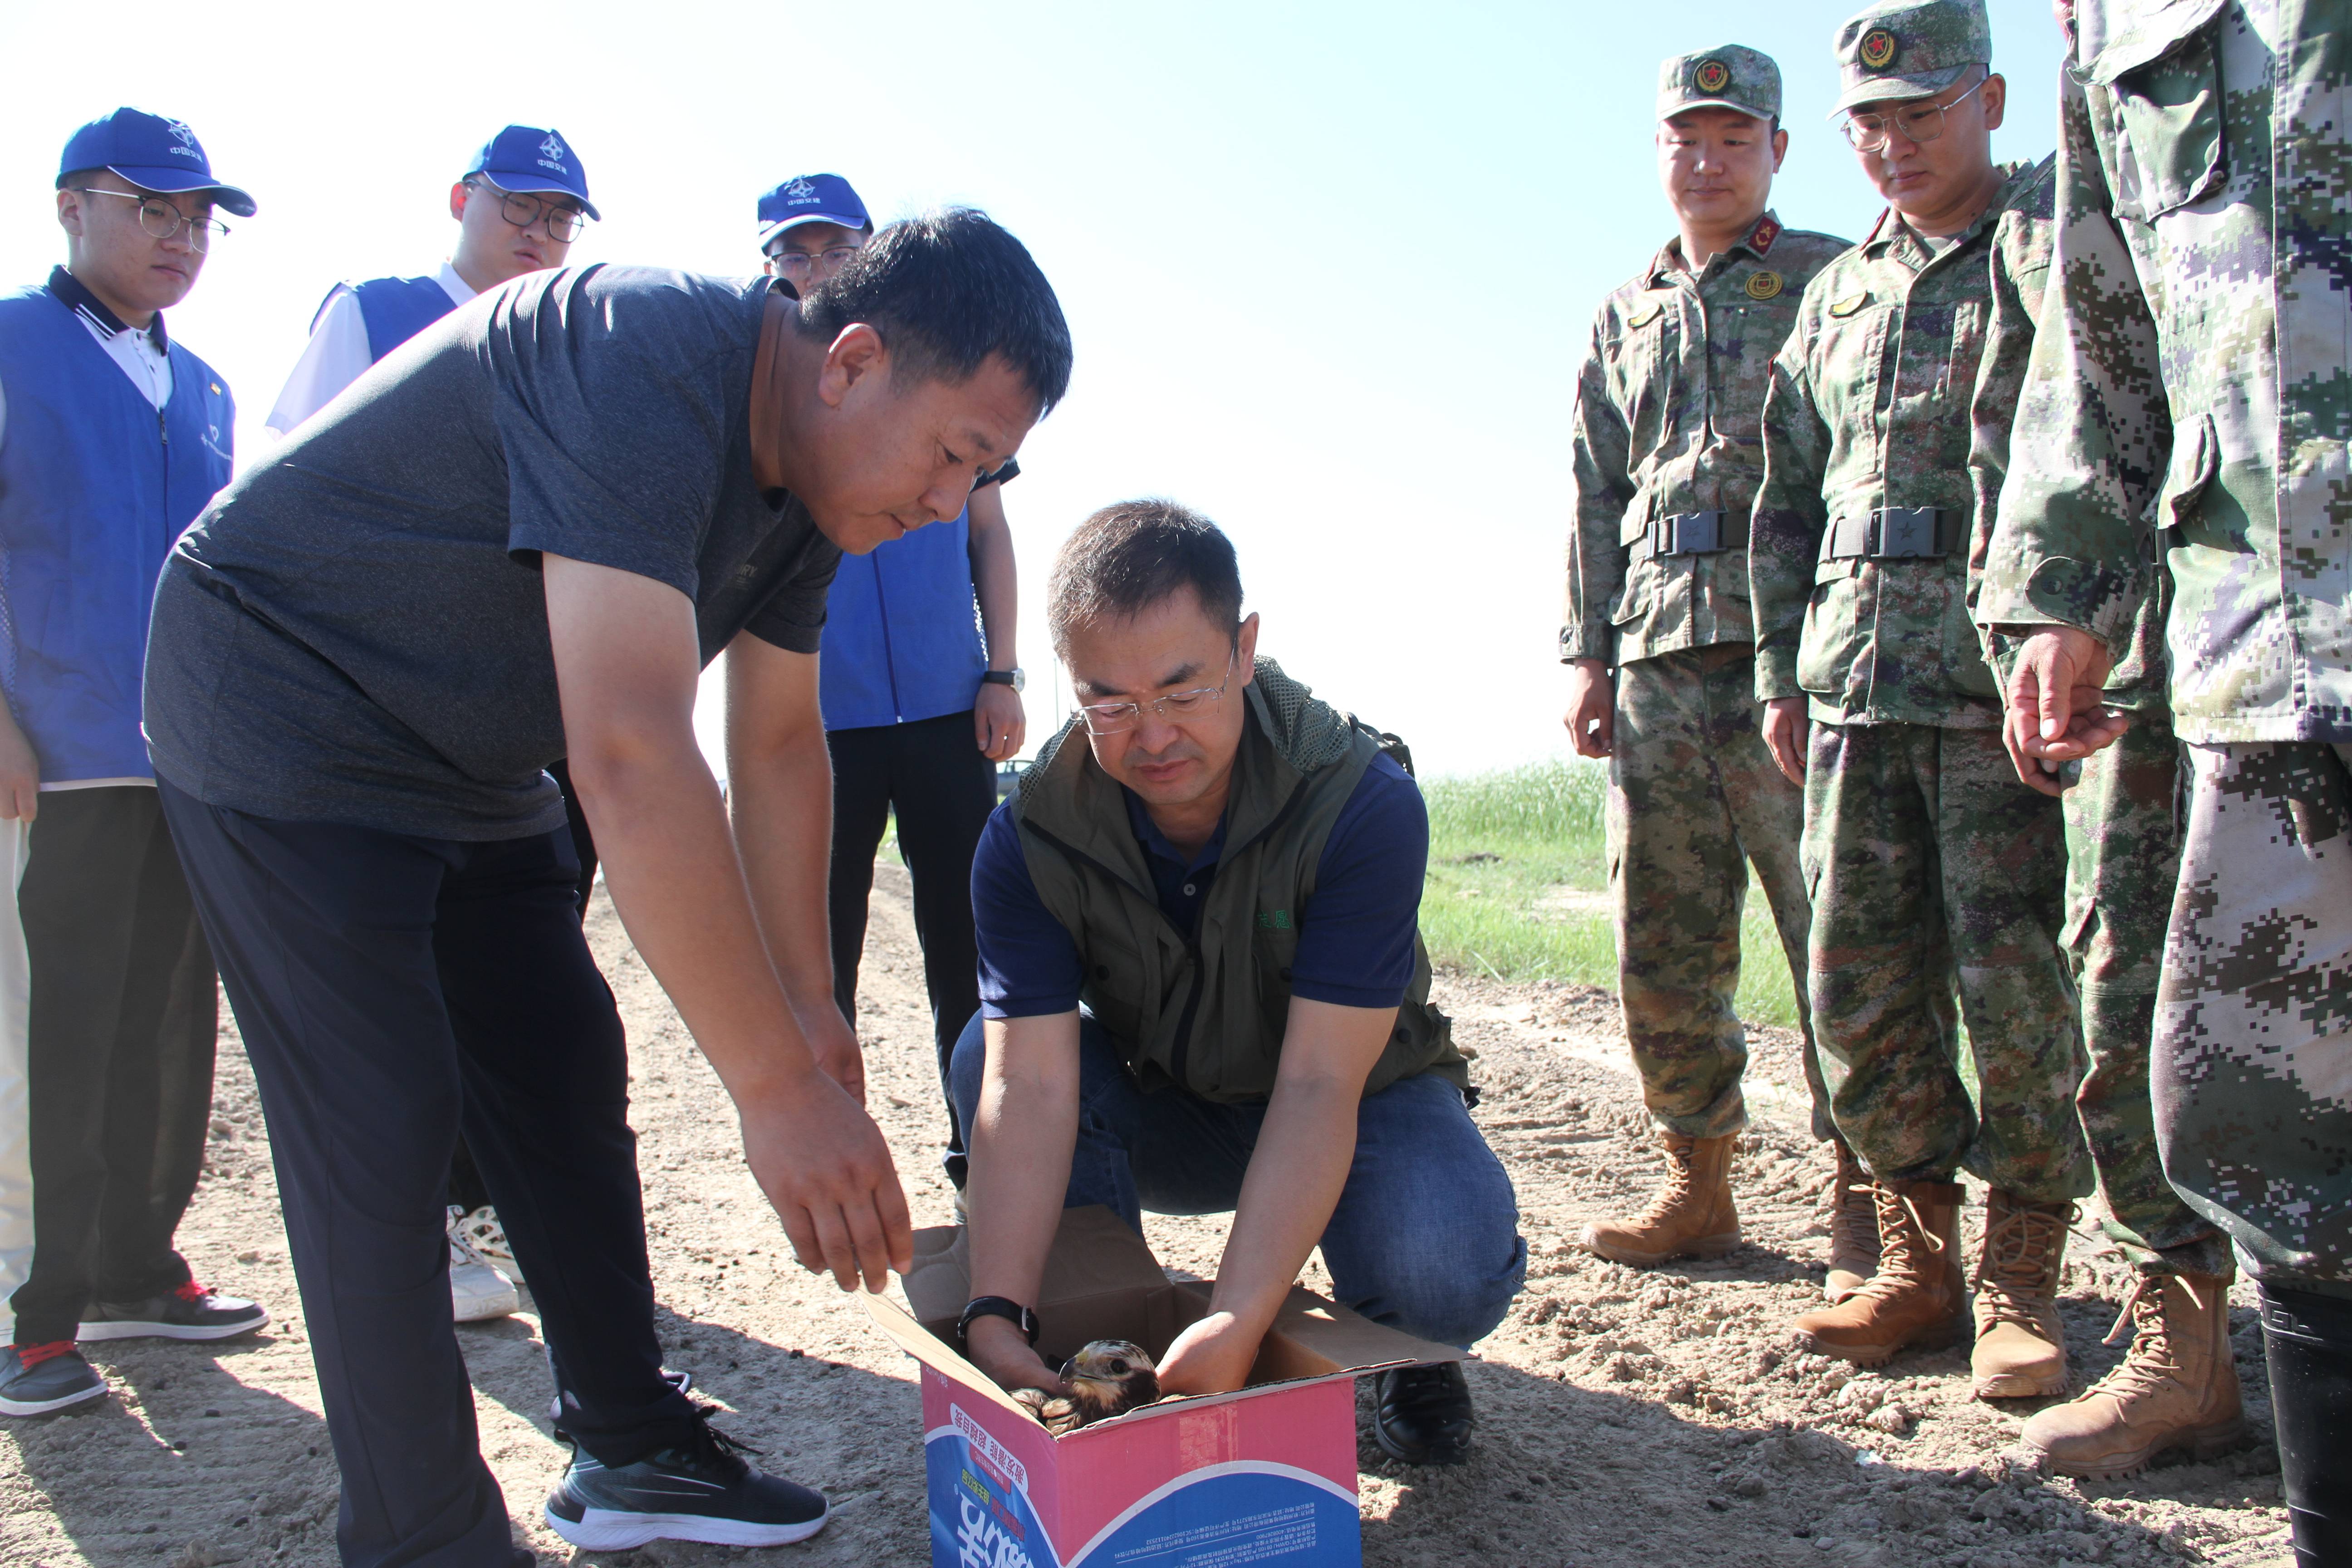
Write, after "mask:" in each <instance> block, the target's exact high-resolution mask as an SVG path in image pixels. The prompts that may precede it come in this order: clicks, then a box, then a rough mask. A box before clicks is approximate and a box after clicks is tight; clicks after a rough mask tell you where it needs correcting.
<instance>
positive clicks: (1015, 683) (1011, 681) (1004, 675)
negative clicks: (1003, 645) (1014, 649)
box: [980, 664, 1029, 691]
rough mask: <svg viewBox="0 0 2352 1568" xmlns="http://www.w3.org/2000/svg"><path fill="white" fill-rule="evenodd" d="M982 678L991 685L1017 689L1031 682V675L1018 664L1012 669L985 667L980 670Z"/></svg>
mask: <svg viewBox="0 0 2352 1568" xmlns="http://www.w3.org/2000/svg"><path fill="white" fill-rule="evenodd" d="M980 679H982V681H983V682H985V683H986V684H988V685H990V686H1009V687H1011V688H1013V690H1015V691H1019V690H1021V689H1024V687H1026V686H1027V685H1028V684H1029V677H1028V676H1027V675H1026V674H1024V672H1023V671H1022V668H1021V667H1020V666H1019V665H1017V664H1016V665H1014V666H1013V668H1011V669H983V670H982V671H981V672H980Z"/></svg>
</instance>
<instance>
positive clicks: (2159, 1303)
mask: <svg viewBox="0 0 2352 1568" xmlns="http://www.w3.org/2000/svg"><path fill="white" fill-rule="evenodd" d="M2230 1278H2231V1277H2230V1276H2229V1275H2227V1274H2163V1275H2158V1274H2142V1275H2141V1276H2140V1277H2139V1283H2138V1284H2137V1285H2136V1286H2135V1287H2134V1288H2133V1289H2132V1294H2131V1300H2128V1301H2126V1302H2125V1303H2124V1310H2123V1314H2122V1316H2120V1317H2118V1318H2117V1319H2116V1329H2115V1332H2114V1333H2111V1334H2109V1335H2108V1336H2107V1342H2108V1343H2110V1344H2113V1343H2114V1342H2115V1341H2116V1338H2117V1337H2118V1336H2120V1335H2121V1334H2122V1332H2123V1327H2124V1324H2126V1322H2128V1323H2130V1324H2132V1325H2133V1328H2134V1330H2135V1332H2134V1333H2133V1335H2132V1345H2131V1349H2130V1350H2129V1351H2128V1352H2126V1353H2125V1356H2124V1359H2123V1361H2122V1363H2120V1364H2118V1365H2117V1366H2116V1369H2115V1370H2114V1371H2113V1372H2111V1373H2107V1375H2106V1376H2105V1377H2103V1378H2101V1379H2099V1381H2098V1382H2096V1383H2095V1384H2092V1385H2091V1387H2090V1389H2089V1390H2088V1392H2086V1393H2084V1394H2083V1395H2082V1396H2081V1397H2080V1398H2077V1399H2074V1400H2073V1401H2071V1402H2070V1403H2068V1404H2065V1405H2052V1406H2051V1407H2050V1408H2049V1409H2047V1410H2044V1411H2042V1413H2041V1414H2040V1415H2036V1416H2035V1417H2034V1418H2033V1419H2032V1420H2031V1421H2028V1422H2027V1423H2026V1424H2025V1430H2024V1432H2023V1433H2022V1434H2021V1437H2022V1440H2023V1441H2024V1443H2025V1444H2026V1446H2027V1447H2032V1448H2037V1449H2039V1450H2041V1452H2042V1453H2043V1454H2045V1455H2047V1456H2048V1457H2049V1460H2050V1468H2052V1469H2053V1470H2055V1471H2057V1472H2058V1473H2059V1474H2060V1475H2062V1476H2081V1477H2084V1478H2090V1479H2100V1480H2114V1479H2120V1478H2122V1477H2124V1476H2128V1475H2133V1474H2136V1473H2137V1472H2138V1471H2139V1470H2141V1469H2143V1468H2146V1467H2147V1462H2148V1461H2149V1460H2150V1459H2153V1458H2156V1457H2157V1456H2158V1454H2161V1453H2163V1452H2164V1451H2165V1450H2167V1449H2168V1448H2188V1449H2189V1450H2191V1451H2192V1452H2193V1454H2194V1456H2195V1457H2196V1458H2199V1459H2210V1458H2212V1457H2213V1456H2214V1455H2216V1454H2219V1453H2221V1452H2223V1451H2224V1450H2226V1449H2228V1448H2230V1447H2232V1446H2233V1445H2235V1444H2236V1443H2237V1442H2238V1441H2239V1440H2240V1439H2241V1438H2242V1437H2243V1436H2245V1431H2246V1418H2245V1415H2244V1413H2243V1411H2242V1409H2241V1408H2240V1405H2239V1402H2238V1366H2237V1361H2236V1358H2235V1357H2234V1356H2233V1355H2232V1354H2231V1350H2230V1300H2229V1297H2230Z"/></svg>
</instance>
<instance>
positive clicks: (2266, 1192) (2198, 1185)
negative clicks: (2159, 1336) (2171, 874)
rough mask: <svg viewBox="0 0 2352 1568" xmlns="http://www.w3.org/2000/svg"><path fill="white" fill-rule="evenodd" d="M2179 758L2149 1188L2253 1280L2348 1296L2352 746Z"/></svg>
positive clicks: (2202, 748)
mask: <svg viewBox="0 0 2352 1568" xmlns="http://www.w3.org/2000/svg"><path fill="white" fill-rule="evenodd" d="M2347 762H2352V746H2331V745H2325V744H2316V743H2288V742H2234V743H2231V744H2224V745H2192V746H2190V747H2189V764H2190V769H2191V773H2192V778H2193V785H2192V794H2191V796H2190V802H2189V832H2188V837H2187V839H2186V842H2185V843H2184V845H2183V847H2182V851H2181V863H2180V884H2179V891H2178V893H2177V894H2176V895H2175V897H2174V900H2173V904H2172V931H2171V935H2170V937H2169V939H2168V942H2167V943H2166V947H2165V963H2164V981H2163V984H2162V986H2161V987H2160V988H2159V989H2158V993H2157V1005H2156V1051H2155V1061H2154V1064H2153V1066H2152V1068H2151V1077H2152V1079H2153V1080H2154V1088H2155V1099H2156V1131H2157V1140H2158V1146H2159V1148H2161V1150H2162V1151H2163V1154H2164V1170H2165V1173H2166V1174H2167V1175H2168V1176H2169V1177H2170V1178H2171V1179H2172V1184H2173V1185H2174V1186H2175V1187H2176V1188H2178V1189H2179V1192H2180V1195H2181V1196H2182V1197H2184V1198H2186V1199H2187V1200H2188V1202H2189V1206H2190V1207H2191V1208H2193V1209H2195V1210H2196V1211H2197V1212H2198V1213H2200V1214H2201V1215H2204V1216H2205V1217H2206V1218H2208V1219H2210V1220H2211V1221H2212V1222H2213V1223H2214V1224H2216V1225H2218V1226H2221V1228H2222V1229H2224V1230H2226V1231H2227V1232H2229V1234H2230V1238H2231V1240H2232V1241H2233V1242H2235V1243H2236V1244H2237V1249H2238V1253H2239V1256H2240V1257H2241V1258H2243V1259H2245V1261H2246V1263H2247V1266H2248V1268H2250V1269H2251V1270H2252V1272H2253V1273H2254V1274H2255V1275H2256V1276H2258V1277H2259V1278H2261V1279H2263V1281H2264V1282H2265V1283H2267V1284H2270V1285H2273V1286H2275V1287H2280V1288H2284V1289H2315V1290H2320V1291H2324V1292H2326V1293H2328V1294H2334V1295H2352V775H2347V772H2346V767H2347Z"/></svg>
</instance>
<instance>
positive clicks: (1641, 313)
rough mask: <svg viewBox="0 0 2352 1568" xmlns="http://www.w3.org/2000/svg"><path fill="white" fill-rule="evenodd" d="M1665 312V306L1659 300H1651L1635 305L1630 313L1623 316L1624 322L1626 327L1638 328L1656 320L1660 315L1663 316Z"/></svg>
mask: <svg viewBox="0 0 2352 1568" xmlns="http://www.w3.org/2000/svg"><path fill="white" fill-rule="evenodd" d="M1665 313H1666V308H1665V306H1664V304H1662V303H1660V302H1659V301H1657V300H1652V301H1650V303H1648V304H1646V305H1643V306H1639V307H1637V308H1636V309H1635V310H1634V311H1633V314H1632V315H1630V316H1628V317H1626V318H1625V324H1626V326H1628V327H1631V328H1634V329H1637V330H1638V329H1640V328H1643V327H1646V326H1648V325H1649V324H1650V323H1651V322H1652V321H1656V320H1657V319H1658V318H1659V317H1660V316H1663V315H1664V314H1665Z"/></svg>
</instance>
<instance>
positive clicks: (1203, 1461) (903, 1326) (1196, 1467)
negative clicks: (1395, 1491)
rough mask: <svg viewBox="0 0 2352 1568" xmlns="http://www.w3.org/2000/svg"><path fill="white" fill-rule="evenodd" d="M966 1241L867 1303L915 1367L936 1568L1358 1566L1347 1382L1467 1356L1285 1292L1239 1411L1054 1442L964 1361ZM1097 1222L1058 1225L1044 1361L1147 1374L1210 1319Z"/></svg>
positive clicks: (1199, 1403) (947, 1239)
mask: <svg viewBox="0 0 2352 1568" xmlns="http://www.w3.org/2000/svg"><path fill="white" fill-rule="evenodd" d="M964 1247H965V1241H964V1232H963V1231H962V1229H961V1227H947V1228H942V1229H938V1230H925V1231H919V1232H917V1233H916V1236H915V1267H914V1269H913V1271H912V1272H910V1273H909V1274H908V1275H907V1276H906V1279H905V1287H906V1293H907V1300H908V1305H909V1306H910V1307H911V1308H912V1311H911V1312H909V1311H908V1310H905V1309H902V1308H900V1307H899V1306H898V1303H897V1302H895V1301H893V1300H890V1299H889V1298H887V1297H883V1296H866V1297H864V1298H862V1299H863V1300H864V1301H865V1303H866V1311H867V1312H868V1313H870V1314H871V1315H872V1317H873V1319H874V1321H875V1322H876V1323H877V1325H879V1326H880V1328H881V1330H882V1331H883V1332H884V1333H886V1334H888V1335H889V1336H890V1337H891V1338H892V1339H893V1340H895V1341H897V1342H898V1345H899V1346H900V1348H902V1349H903V1350H905V1351H906V1352H907V1353H908V1355H911V1356H913V1357H914V1358H915V1359H916V1360H917V1361H919V1362H920V1363H923V1374H922V1384H923V1457H924V1464H925V1467H926V1468H927V1470H928V1472H929V1487H928V1491H929V1505H930V1515H931V1563H932V1568H1078V1565H1079V1564H1081V1563H1083V1564H1087V1568H1244V1565H1248V1564H1268V1565H1270V1568H1358V1565H1359V1564H1360V1563H1362V1561H1363V1550H1362V1536H1361V1531H1360V1526H1359V1524H1358V1516H1357V1511H1356V1393H1355V1387H1354V1382H1355V1379H1356V1378H1358V1377H1360V1376H1361V1375H1363V1374H1364V1373H1372V1372H1379V1371H1382V1370H1384V1369H1386V1368H1389V1367H1396V1366H1411V1365H1416V1364H1422V1363H1432V1362H1442V1361H1457V1360H1459V1359H1461V1354H1462V1352H1459V1351H1457V1350H1455V1349H1454V1348H1453V1347H1452V1346H1450V1345H1439V1344H1432V1343H1430V1342H1428V1341H1426V1340H1417V1339H1414V1338H1412V1336H1411V1335H1409V1334H1402V1333H1399V1332H1397V1331H1395V1330H1393V1329H1388V1328H1383V1327H1381V1325H1380V1324H1378V1323H1374V1322H1371V1321H1369V1320H1367V1319H1364V1318H1360V1317H1359V1316H1357V1315H1356V1314H1355V1313H1353V1312H1351V1311H1349V1310H1347V1309H1346V1308H1345V1307H1340V1306H1338V1305H1335V1304H1334V1303H1332V1302H1329V1301H1327V1300H1324V1299H1323V1298H1322V1297H1320V1296H1318V1295H1316V1294H1314V1293H1313V1292H1312V1291H1309V1290H1304V1289H1296V1288H1294V1289H1292V1291H1291V1293H1290V1299H1289V1300H1288V1301H1286V1303H1284V1305H1283V1308H1282V1310H1281V1313H1280V1314H1279V1316H1278V1317H1277V1318H1276V1321H1275V1325H1274V1328H1273V1330H1272V1331H1270V1332H1269V1333H1268V1334H1267V1335H1266V1337H1265V1345H1264V1346H1263V1347H1262V1348H1261V1349H1260V1350H1259V1352H1258V1359H1257V1364H1256V1365H1255V1366H1254V1367H1253V1368H1251V1370H1250V1382H1249V1386H1248V1387H1246V1388H1244V1389H1242V1390H1241V1391H1239V1392H1238V1393H1234V1394H1213V1395H1210V1396H1207V1397H1204V1398H1198V1399H1171V1400H1166V1401H1163V1402H1161V1403H1160V1404H1158V1405H1147V1406H1145V1407H1144V1408H1143V1409H1141V1410H1136V1411H1130V1412H1129V1414H1127V1415H1121V1416H1118V1417H1116V1418H1114V1419H1112V1420H1109V1421H1100V1422H1097V1423H1095V1424H1094V1425H1093V1426H1082V1427H1080V1428H1079V1429H1078V1430H1076V1431H1075V1432H1072V1433H1070V1434H1068V1435H1067V1436H1061V1437H1056V1436H1054V1435H1053V1434H1052V1433H1050V1432H1048V1431H1046V1430H1045V1427H1044V1426H1041V1425H1039V1423H1038V1421H1037V1419H1036V1418H1035V1417H1034V1416H1033V1415H1030V1414H1029V1412H1028V1411H1027V1410H1025V1409H1024V1408H1023V1407H1022V1406H1020V1405H1016V1404H1014V1403H1013V1401H1012V1400H1011V1399H1010V1398H1008V1397H1006V1395H1005V1394H1004V1392H1003V1390H1002V1389H1000V1388H998V1387H997V1386H996V1384H995V1382H994V1380H992V1379H991V1378H990V1377H989V1376H988V1375H987V1374H986V1373H982V1371H981V1370H980V1369H979V1368H978V1367H976V1366H974V1365H972V1364H971V1363H970V1362H968V1361H966V1360H964V1359H963V1356H962V1354H961V1352H960V1351H959V1350H958V1348H957V1346H956V1343H955V1326H956V1320H957V1319H958V1318H959V1317H961V1315H962V1313H963V1305H964V1303H965V1302H966V1301H968V1300H971V1269H970V1267H969V1265H968V1262H967V1258H966V1254H965V1250H964ZM1211 1289H1212V1287H1211V1286H1209V1285H1207V1284H1204V1283H1201V1282H1198V1281H1192V1280H1171V1279H1169V1278H1168V1276H1167V1275H1166V1273H1165V1272H1163V1271H1162V1270H1161V1268H1160V1263H1159V1260H1158V1259H1157V1258H1153V1257H1152V1256H1151V1249H1150V1247H1147V1246H1145V1245H1144V1241H1143V1238H1142V1237H1139V1236H1138V1235H1136V1234H1135V1232H1133V1231H1131V1230H1129V1228H1128V1227H1127V1226H1125V1225H1124V1224H1122V1223H1121V1222H1120V1220H1119V1218H1118V1215H1115V1214H1113V1213H1112V1212H1111V1211H1110V1210H1108V1209H1107V1208H1083V1209H1070V1210H1066V1211H1065V1212H1064V1214H1063V1216H1062V1226H1061V1230H1060V1231H1059V1233H1058V1234H1056V1235H1055V1238H1054V1247H1053V1251H1052V1253H1051V1254H1050V1255H1049V1256H1048V1258H1047V1259H1046V1263H1045V1286H1044V1289H1043V1290H1042V1291H1041V1295H1042V1297H1043V1300H1040V1301H1039V1302H1038V1304H1037V1316H1038V1321H1039V1324H1040V1327H1041V1334H1040V1337H1039V1339H1038V1342H1037V1349H1038V1352H1039V1353H1040V1354H1041V1355H1043V1356H1044V1357H1045V1360H1046V1362H1047V1363H1050V1364H1053V1365H1059V1364H1060V1363H1062V1361H1063V1360H1064V1359H1066V1357H1068V1356H1069V1355H1071V1354H1072V1353H1073V1352H1076V1350H1077V1349H1078V1348H1079V1347H1080V1346H1081V1345H1083V1344H1085V1343H1086V1342H1087V1341H1089V1340H1098V1339H1122V1340H1131V1341H1133V1342H1135V1343H1137V1344H1139V1345H1141V1346H1142V1347H1143V1348H1144V1349H1145V1350H1147V1351H1149V1352H1151V1354H1152V1355H1153V1356H1154V1357H1155V1358H1157V1357H1159V1356H1161V1355H1164V1354H1165V1353H1166V1352H1167V1350H1168V1347H1169V1345H1170V1344H1171V1342H1173V1341H1174V1340H1175V1338H1176V1336H1177V1334H1179V1333H1180V1332H1181V1331H1183V1330H1184V1329H1185V1327H1187V1326H1188V1325H1189V1324H1191V1323H1192V1322H1193V1321H1195V1320H1197V1319H1199V1318H1201V1317H1202V1316H1203V1315H1205V1314H1206V1313H1207V1311H1208V1310H1209V1300H1210V1290H1211Z"/></svg>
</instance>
